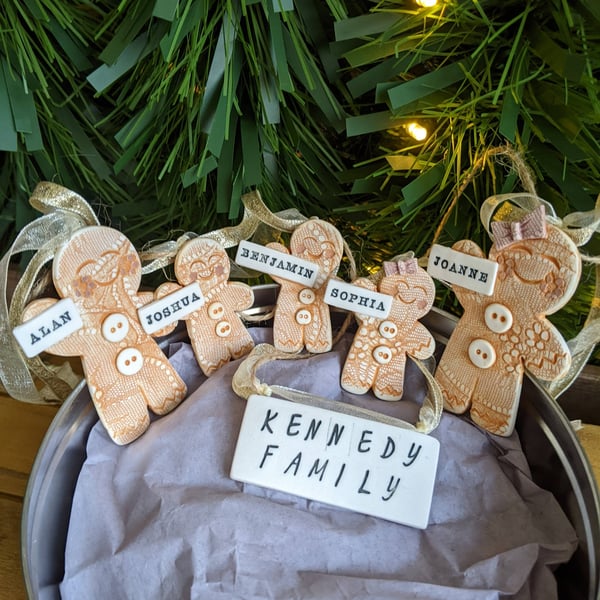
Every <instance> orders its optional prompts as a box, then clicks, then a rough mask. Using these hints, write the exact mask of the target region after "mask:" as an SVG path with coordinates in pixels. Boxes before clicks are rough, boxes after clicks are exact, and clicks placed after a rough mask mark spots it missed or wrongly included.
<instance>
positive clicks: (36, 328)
mask: <svg viewBox="0 0 600 600" xmlns="http://www.w3.org/2000/svg"><path fill="white" fill-rule="evenodd" d="M82 327H83V321H82V320H81V315H80V314H79V310H77V307H76V306H75V303H74V302H73V300H71V298H63V299H62V300H58V301H57V302H55V303H54V304H53V305H52V306H50V307H49V308H47V309H46V310H44V311H43V312H41V313H40V314H39V315H36V316H35V317H33V318H32V319H29V321H26V322H25V323H23V324H22V325H17V326H16V327H15V328H14V329H13V335H14V336H15V338H16V339H17V342H19V345H20V346H21V348H22V349H23V352H25V355H26V356H28V357H29V358H32V357H33V356H37V355H38V354H39V353H40V352H43V351H44V350H47V349H48V348H50V346H53V345H54V344H56V343H58V342H60V341H61V340H64V339H65V338H66V337H68V336H69V335H71V334H72V333H75V332H76V331H77V330H79V329H81V328H82Z"/></svg>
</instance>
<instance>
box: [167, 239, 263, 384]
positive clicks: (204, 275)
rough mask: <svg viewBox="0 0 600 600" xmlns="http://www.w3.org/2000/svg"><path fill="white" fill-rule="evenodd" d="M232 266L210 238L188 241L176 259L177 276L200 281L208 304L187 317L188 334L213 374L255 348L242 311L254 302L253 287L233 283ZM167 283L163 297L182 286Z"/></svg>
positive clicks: (186, 281)
mask: <svg viewBox="0 0 600 600" xmlns="http://www.w3.org/2000/svg"><path fill="white" fill-rule="evenodd" d="M229 272H230V263H229V256H228V255H227V252H225V250H224V249H223V248H222V246H221V245H220V244H219V243H218V242H216V241H214V240H212V239H209V238H203V237H197V238H194V239H191V240H189V241H187V242H186V243H185V244H184V245H183V246H182V248H181V250H180V251H179V252H178V253H177V256H176V258H175V275H176V277H177V281H178V282H179V284H181V285H184V286H185V285H189V284H191V283H194V282H197V283H198V284H199V285H200V290H201V292H202V295H203V296H204V300H205V302H204V304H203V306H202V307H201V308H199V309H198V310H195V311H194V312H192V313H190V314H189V315H188V316H187V317H185V321H186V324H187V330H188V335H189V337H190V342H191V344H192V348H193V350H194V353H195V356H196V359H197V361H198V364H199V365H200V368H201V369H202V372H203V373H204V374H205V375H211V374H212V373H214V372H215V371H216V370H217V369H219V368H220V367H222V366H223V365H224V364H226V363H227V362H229V361H230V360H231V359H236V358H240V357H242V356H244V355H245V354H247V353H248V352H250V350H252V348H253V346H254V341H253V340H252V337H251V336H250V334H249V333H248V330H247V329H246V327H245V325H244V323H243V322H242V320H241V319H240V317H239V315H238V312H239V311H242V310H245V309H247V308H250V307H251V306H252V303H253V302H254V294H253V293H252V288H250V286H248V285H246V284H245V283H241V282H237V281H229ZM181 285H178V284H176V283H165V284H163V285H161V286H160V287H159V288H158V289H157V291H156V297H157V298H160V297H163V296H164V295H166V294H169V293H171V292H173V291H175V290H177V289H179V288H180V287H181Z"/></svg>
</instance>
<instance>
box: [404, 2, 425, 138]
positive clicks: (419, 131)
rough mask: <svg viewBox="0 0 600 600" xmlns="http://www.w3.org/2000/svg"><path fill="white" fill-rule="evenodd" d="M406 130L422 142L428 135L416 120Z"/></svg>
mask: <svg viewBox="0 0 600 600" xmlns="http://www.w3.org/2000/svg"><path fill="white" fill-rule="evenodd" d="M423 1H425V0H423ZM406 131H407V132H408V134H409V135H410V136H411V137H413V138H414V139H415V140H417V142H422V141H423V140H424V139H425V138H426V137H427V129H425V127H423V125H419V124H418V123H416V122H414V121H413V122H412V123H409V124H408V125H407V126H406Z"/></svg>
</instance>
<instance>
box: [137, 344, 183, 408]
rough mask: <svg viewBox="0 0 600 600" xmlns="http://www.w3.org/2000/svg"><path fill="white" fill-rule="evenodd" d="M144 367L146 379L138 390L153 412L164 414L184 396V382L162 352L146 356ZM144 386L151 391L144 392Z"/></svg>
mask: <svg viewBox="0 0 600 600" xmlns="http://www.w3.org/2000/svg"><path fill="white" fill-rule="evenodd" d="M144 369H145V372H144V377H145V378H146V379H145V380H144V383H143V385H141V384H140V390H141V393H142V394H143V396H144V398H145V402H147V404H148V406H149V407H150V408H151V410H152V412H153V413H155V414H157V415H166V414H167V413H168V412H170V411H172V410H173V409H174V408H175V407H176V406H177V405H178V404H179V403H180V402H181V401H182V400H183V399H184V398H185V394H186V392H187V389H186V386H185V383H184V382H183V380H182V379H181V378H180V377H179V375H178V374H177V372H176V371H175V369H174V368H173V367H172V366H171V364H170V363H169V361H168V360H167V359H166V357H164V356H163V355H162V353H161V355H160V356H150V357H148V358H147V359H146V361H145V363H144ZM146 387H151V388H152V393H146Z"/></svg>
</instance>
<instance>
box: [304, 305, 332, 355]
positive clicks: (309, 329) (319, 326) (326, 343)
mask: <svg viewBox="0 0 600 600" xmlns="http://www.w3.org/2000/svg"><path fill="white" fill-rule="evenodd" d="M312 313H313V318H312V322H311V323H309V324H307V325H305V327H304V340H305V344H306V349H307V350H308V351H309V352H314V353H315V354H320V353H323V352H329V350H331V338H332V333H331V317H330V315H329V307H328V306H327V305H326V304H325V303H324V302H322V301H321V302H320V303H319V304H318V305H316V306H314V308H313V311H312Z"/></svg>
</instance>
